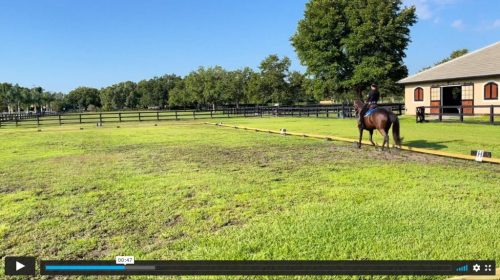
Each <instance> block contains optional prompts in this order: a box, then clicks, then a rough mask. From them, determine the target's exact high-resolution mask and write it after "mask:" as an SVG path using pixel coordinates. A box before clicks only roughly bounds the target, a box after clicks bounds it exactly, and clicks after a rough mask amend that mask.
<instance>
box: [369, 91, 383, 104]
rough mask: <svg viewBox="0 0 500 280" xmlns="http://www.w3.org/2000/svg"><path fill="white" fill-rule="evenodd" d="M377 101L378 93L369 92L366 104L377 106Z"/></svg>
mask: <svg viewBox="0 0 500 280" xmlns="http://www.w3.org/2000/svg"><path fill="white" fill-rule="evenodd" d="M379 99H380V93H379V92H378V90H371V91H370V93H368V100H367V101H368V104H377V102H378V100H379Z"/></svg>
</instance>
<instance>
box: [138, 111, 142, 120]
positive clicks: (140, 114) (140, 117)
mask: <svg viewBox="0 0 500 280" xmlns="http://www.w3.org/2000/svg"><path fill="white" fill-rule="evenodd" d="M138 113H139V121H142V120H141V112H138Z"/></svg>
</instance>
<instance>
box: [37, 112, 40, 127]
mask: <svg viewBox="0 0 500 280" xmlns="http://www.w3.org/2000/svg"><path fill="white" fill-rule="evenodd" d="M36 126H40V116H39V115H36Z"/></svg>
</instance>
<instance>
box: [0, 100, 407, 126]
mask: <svg viewBox="0 0 500 280" xmlns="http://www.w3.org/2000/svg"><path fill="white" fill-rule="evenodd" d="M403 106H404V105H403V104H397V103H395V104H381V105H380V107H384V108H387V109H389V110H392V111H393V112H395V113H397V114H402V112H403V110H404V107H403ZM354 115H355V114H354V110H353V108H352V105H349V104H345V105H341V104H340V105H332V106H328V107H325V106H317V107H242V108H225V109H222V110H217V111H198V110H182V111H180V110H179V111H125V112H100V113H65V114H51V115H42V114H38V115H37V114H34V115H33V116H30V117H25V116H16V115H14V117H13V118H8V119H7V118H6V119H0V127H2V126H46V125H64V124H97V125H102V124H103V123H121V122H144V121H175V120H189V119H191V120H193V119H215V118H230V117H264V116H276V117H281V116H293V117H326V118H330V117H338V118H348V117H353V116H354Z"/></svg>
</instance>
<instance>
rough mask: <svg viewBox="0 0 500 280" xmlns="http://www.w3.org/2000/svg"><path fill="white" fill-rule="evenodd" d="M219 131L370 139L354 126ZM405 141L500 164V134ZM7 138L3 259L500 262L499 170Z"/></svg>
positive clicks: (437, 128) (98, 137)
mask: <svg viewBox="0 0 500 280" xmlns="http://www.w3.org/2000/svg"><path fill="white" fill-rule="evenodd" d="M220 121H222V122H226V123H228V122H232V123H238V124H241V125H247V126H253V127H261V128H266V127H268V128H276V129H279V128H282V127H286V128H287V129H288V130H290V131H301V132H317V133H323V134H332V135H338V136H349V137H353V136H354V135H355V133H356V131H355V129H354V128H353V127H351V126H352V125H353V122H354V121H353V120H334V119H314V118H310V119H305V118H304V119H291V118H282V119H281V118H280V119H277V118H263V119H260V118H255V119H231V120H220ZM426 131H427V132H426ZM430 131H433V132H432V133H431V132H430ZM402 134H403V136H405V141H406V144H413V145H416V146H417V145H419V144H420V145H422V146H424V147H429V146H434V148H436V149H443V150H450V151H455V152H461V153H465V154H467V153H468V151H469V150H470V149H476V148H484V149H486V150H491V151H493V153H494V154H498V153H500V147H499V143H500V141H499V140H500V134H499V132H498V127H496V128H495V127H490V126H487V125H477V126H476V125H460V124H423V125H416V124H413V125H412V124H411V120H409V119H405V120H403V128H402ZM424 136H425V137H424ZM0 139H1V141H0V151H1V153H0V194H1V195H0V238H1V240H2V241H1V243H0V252H1V253H2V256H6V255H35V256H37V257H39V258H45V259H82V258H83V259H113V258H114V256H116V255H124V254H125V255H134V256H135V257H136V259H188V260H190V259H237V260H240V259H247V260H259V259H275V260H285V259H302V260H303V259H333V260H339V259H383V260H390V259H398V260H411V259H476V258H479V259H496V260H500V250H498V248H500V239H499V238H498V237H499V236H500V215H499V214H498V213H500V198H499V196H498V193H499V192H500V184H499V182H500V166H498V165H491V164H478V163H475V162H467V161H462V160H450V159H446V158H440V157H434V156H427V155H422V154H414V153H409V152H393V153H386V152H380V151H376V150H375V149H373V148H371V147H364V148H363V149H361V150H358V149H353V148H352V146H351V145H350V144H347V143H340V142H327V141H320V140H313V139H302V138H299V137H283V136H279V135H272V134H265V133H254V132H248V131H247V132H245V131H240V130H234V129H229V128H220V127H215V126H208V125H202V124H199V123H196V122H188V121H186V122H163V123H159V125H158V126H153V124H152V123H140V124H139V123H135V124H133V123H131V124H122V125H121V128H116V126H111V125H109V126H104V127H101V128H96V127H92V126H85V127H84V129H83V130H80V126H73V125H68V126H61V127H47V128H43V129H42V131H41V132H37V130H36V129H32V128H30V129H26V128H25V129H23V128H20V129H14V128H8V129H0ZM418 141H422V142H418ZM479 146H480V147H479ZM0 273H3V262H2V263H1V264H0ZM0 276H1V275H0Z"/></svg>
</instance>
